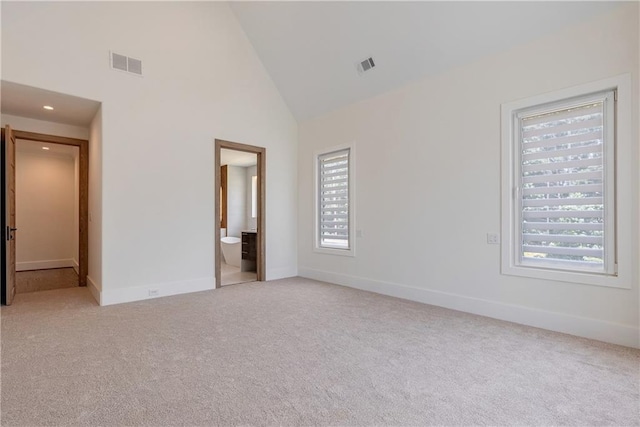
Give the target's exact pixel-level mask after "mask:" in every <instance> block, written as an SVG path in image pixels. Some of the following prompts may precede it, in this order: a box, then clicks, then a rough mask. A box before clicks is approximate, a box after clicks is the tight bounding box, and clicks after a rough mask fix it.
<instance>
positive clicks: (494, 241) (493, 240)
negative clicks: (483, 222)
mask: <svg viewBox="0 0 640 427" xmlns="http://www.w3.org/2000/svg"><path fill="white" fill-rule="evenodd" d="M487 243H488V244H490V245H499V244H500V235H499V234H498V233H487Z"/></svg>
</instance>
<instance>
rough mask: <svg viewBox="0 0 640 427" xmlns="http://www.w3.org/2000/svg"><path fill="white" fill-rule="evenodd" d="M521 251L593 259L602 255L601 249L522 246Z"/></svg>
mask: <svg viewBox="0 0 640 427" xmlns="http://www.w3.org/2000/svg"><path fill="white" fill-rule="evenodd" d="M522 250H523V251H524V252H532V253H538V254H553V255H572V256H590V257H594V258H601V257H602V255H603V250H602V249H595V248H564V247H558V246H537V245H523V246H522Z"/></svg>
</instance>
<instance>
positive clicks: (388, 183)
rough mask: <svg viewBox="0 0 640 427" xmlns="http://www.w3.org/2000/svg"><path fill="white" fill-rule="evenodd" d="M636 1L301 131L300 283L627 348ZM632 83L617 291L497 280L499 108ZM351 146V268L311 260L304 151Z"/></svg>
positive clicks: (633, 326) (634, 277)
mask: <svg viewBox="0 0 640 427" xmlns="http://www.w3.org/2000/svg"><path fill="white" fill-rule="evenodd" d="M638 59H639V57H638V4H637V3H629V4H626V5H625V6H623V7H621V8H619V9H615V10H614V11H612V12H610V13H608V14H606V15H603V16H600V17H596V18H594V19H593V20H591V21H589V22H585V23H583V24H580V25H576V26H574V27H571V28H566V29H564V30H562V31H561V32H559V33H556V34H553V35H550V36H548V37H546V38H543V39H539V40H536V41H534V42H531V43H529V44H526V45H523V46H520V47H518V48H516V49H513V50H510V51H507V52H504V53H501V54H497V55H494V56H491V57H487V58H484V59H482V60H480V61H477V62H474V63H472V64H469V65H466V66H462V67H459V68H456V69H453V70H451V71H449V72H447V73H444V74H441V75H437V76H434V77H431V78H424V79H422V80H420V81H417V82H415V83H413V84H411V85H408V86H406V87H403V88H401V89H399V90H396V91H394V92H390V93H387V94H384V95H381V96H378V97H376V98H372V99H369V100H366V101H363V102H360V103H357V104H353V105H351V106H348V107H346V108H343V109H340V110H338V111H335V112H332V113H330V114H327V115H325V116H322V117H319V118H316V119H313V120H308V121H306V122H303V123H301V124H300V147H299V164H298V170H299V193H298V197H299V208H298V213H299V255H298V257H299V270H300V274H301V275H303V276H307V277H313V278H318V279H324V280H330V281H333V282H335V283H341V284H345V285H349V286H354V287H359V288H364V289H370V290H373V291H376V292H381V293H386V294H390V295H396V296H400V297H404V298H410V299H415V300H419V301H424V302H427V303H432V304H436V305H442V306H447V307H451V308H455V309H460V310H464V311H470V312H475V313H480V314H484V315H489V316H493V317H497V318H503V319H508V320H513V321H516V322H521V323H525V324H531V325H535V326H540V327H544V328H548V329H555V330H559V331H564V332H569V333H573V334H577V335H583V336H587V337H591V338H596V339H601V340H605V341H610V342H617V343H621V344H625V345H633V346H638V345H640V342H639V341H638V324H639V320H640V319H639V314H638V299H639V296H638V269H637V266H638V260H639V259H640V256H639V253H638V237H639V234H638V204H639V200H638V199H639V197H638V179H637V177H638V97H637V94H638ZM622 73H631V74H632V79H633V97H634V98H633V112H632V113H633V114H632V116H633V129H632V132H633V135H632V136H633V139H632V140H629V139H627V140H626V141H625V142H624V143H622V144H621V145H624V146H618V150H619V155H620V158H619V163H618V170H619V172H620V174H621V179H620V180H619V182H618V186H619V191H620V192H619V196H618V211H619V215H620V219H619V223H618V226H619V236H620V242H619V244H620V246H619V247H620V259H619V263H620V281H621V282H622V283H623V284H624V285H626V286H628V287H630V288H631V289H613V288H606V287H598V286H590V285H580V284H571V283H563V282H556V281H546V280H536V279H527V278H521V277H512V276H505V275H501V274H500V246H499V245H487V243H486V233H487V232H498V231H499V230H500V224H501V223H500V105H501V103H505V102H509V101H512V100H516V99H521V98H525V97H529V96H533V95H538V94H542V93H545V92H549V91H553V90H558V89H562V88H566V87H570V86H573V85H577V84H582V83H586V82H590V81H594V80H599V79H604V78H608V77H612V76H616V75H619V74H622ZM352 141H355V142H356V144H357V152H356V159H355V161H356V164H357V176H356V182H357V184H356V191H357V193H356V204H357V205H356V228H357V229H360V230H362V233H363V237H362V238H358V239H356V257H353V258H351V257H341V256H333V255H326V254H319V253H315V252H313V249H312V248H313V236H314V232H313V218H314V215H313V205H314V203H313V197H314V189H313V182H314V180H313V172H312V171H313V152H314V151H315V150H319V149H322V148H327V147H330V146H335V145H338V144H342V143H349V142H352Z"/></svg>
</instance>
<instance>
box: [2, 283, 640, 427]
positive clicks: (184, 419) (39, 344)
mask: <svg viewBox="0 0 640 427" xmlns="http://www.w3.org/2000/svg"><path fill="white" fill-rule="evenodd" d="M1 316H2V377H1V382H2V383H1V385H2V407H1V408H2V409H1V424H2V425H3V426H18V425H19V426H37V425H82V426H88V425H103V426H122V425H148V426H166V425H189V426H195V425H198V426H201V425H224V426H229V425H240V424H242V425H275V424H277V425H305V426H310V425H395V426H398V425H456V426H458V425H514V424H518V425H580V426H584V425H625V426H630V425H638V424H639V423H640V416H639V414H638V407H639V406H638V405H639V402H640V401H639V392H638V388H639V384H640V373H639V367H640V351H638V350H633V349H630V348H625V347H619V346H614V345H609V344H604V343H601V342H596V341H590V340H587V339H582V338H576V337H572V336H568V335H563V334H559V333H553V332H548V331H544V330H540V329H536V328H531V327H525V326H520V325H516V324H512V323H508V322H502V321H498V320H492V319H488V318H485V317H480V316H475V315H471V314H465V313H461V312H456V311H451V310H447V309H443V308H438V307H434V306H428V305H423V304H419V303H414V302H410V301H404V300H400V299H395V298H390V297H386V296H381V295H376V294H373V293H368V292H363V291H359V290H354V289H349V288H345V287H341V286H335V285H330V284H326V283H321V282H316V281H312V280H306V279H301V278H292V279H285V280H277V281H273V282H268V283H248V284H241V285H235V286H229V287H224V288H222V289H218V290H215V291H208V292H201V293H195V294H188V295H179V296H174V297H167V298H158V299H154V300H147V301H141V302H135V303H129V304H121V305H115V306H108V307H99V306H97V305H96V303H95V301H94V300H93V299H92V297H91V295H90V293H89V291H88V290H87V289H86V288H71V289H62V290H54V291H46V292H37V293H28V294H19V295H17V296H16V299H15V303H14V305H12V306H10V307H2V310H1Z"/></svg>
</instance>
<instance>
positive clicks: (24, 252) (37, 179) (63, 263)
mask: <svg viewBox="0 0 640 427" xmlns="http://www.w3.org/2000/svg"><path fill="white" fill-rule="evenodd" d="M22 143H25V141H21V140H17V141H16V146H17V150H16V227H17V228H18V231H17V232H16V269H17V270H18V271H20V270H38V269H44V268H60V267H72V266H73V258H74V249H75V247H76V245H75V244H74V242H77V240H78V229H77V228H76V227H74V226H75V221H74V216H75V214H74V209H75V201H74V196H75V192H76V191H75V188H74V187H75V178H74V169H75V166H74V163H75V160H74V157H72V156H71V155H61V154H57V153H53V152H46V151H43V152H42V153H38V152H30V151H22V150H21V149H20V144H22Z"/></svg>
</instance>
